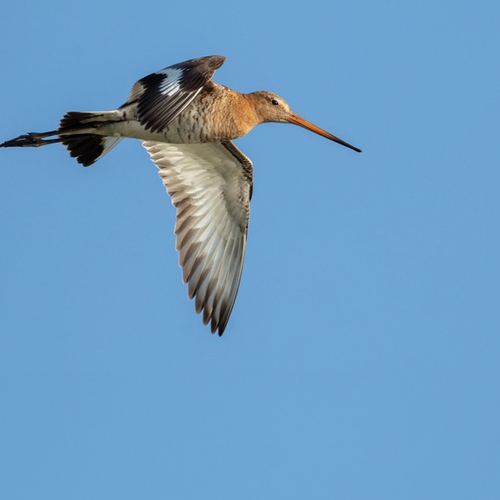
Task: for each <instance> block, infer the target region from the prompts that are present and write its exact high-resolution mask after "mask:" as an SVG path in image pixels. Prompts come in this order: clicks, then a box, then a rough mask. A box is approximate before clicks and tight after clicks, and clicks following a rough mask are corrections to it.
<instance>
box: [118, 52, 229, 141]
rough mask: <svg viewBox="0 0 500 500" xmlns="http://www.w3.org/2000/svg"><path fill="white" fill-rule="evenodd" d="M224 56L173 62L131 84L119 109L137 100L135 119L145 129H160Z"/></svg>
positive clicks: (209, 75) (189, 99)
mask: <svg viewBox="0 0 500 500" xmlns="http://www.w3.org/2000/svg"><path fill="white" fill-rule="evenodd" d="M225 60H226V58H225V57H223V56H208V57H199V58H197V59H190V60H189V61H184V62H182V63H178V64H174V65H173V66H169V67H168V68H164V69H162V70H160V71H157V72H156V73H152V74H151V75H148V76H146V77H144V78H142V79H141V80H139V81H138V82H136V83H135V84H134V86H133V87H132V90H131V92H130V95H129V97H128V99H127V102H126V103H125V104H123V106H121V107H122V108H123V107H125V106H128V105H130V104H133V103H135V102H137V114H138V119H139V121H140V123H142V125H144V126H145V128H146V130H151V132H159V131H160V130H162V129H163V128H164V127H165V126H166V125H168V124H169V123H170V122H171V121H172V120H173V119H174V118H175V117H176V116H177V115H178V114H179V113H181V112H182V111H183V110H184V109H185V108H186V107H187V106H189V104H190V103H191V101H192V100H193V99H194V98H195V97H196V96H197V95H198V93H199V92H200V90H201V89H202V88H203V87H204V86H205V85H206V84H207V83H208V82H209V81H210V80H211V78H212V76H213V75H214V73H215V70H216V69H217V68H220V67H221V66H222V64H223V63H224V61H225Z"/></svg>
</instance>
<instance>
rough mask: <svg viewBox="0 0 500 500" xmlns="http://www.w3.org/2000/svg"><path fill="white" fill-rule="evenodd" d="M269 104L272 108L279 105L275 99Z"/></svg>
mask: <svg viewBox="0 0 500 500" xmlns="http://www.w3.org/2000/svg"><path fill="white" fill-rule="evenodd" d="M271 104H272V105H273V106H277V105H278V104H279V102H278V101H277V100H276V99H273V100H272V101H271Z"/></svg>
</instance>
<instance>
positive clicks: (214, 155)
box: [143, 141, 253, 335]
mask: <svg viewBox="0 0 500 500" xmlns="http://www.w3.org/2000/svg"><path fill="white" fill-rule="evenodd" d="M143 145H144V147H145V148H146V149H147V151H148V153H149V154H150V155H151V159H152V160H153V161H154V163H155V164H156V166H157V167H158V169H159V175H160V177H161V178H162V180H163V184H164V185H165V187H166V189H167V192H168V194H169V195H170V196H171V198H172V203H173V205H174V206H175V207H176V208H177V222H176V225H175V234H176V235H177V243H176V247H177V250H178V251H179V263H180V265H181V267H182V268H183V280H184V282H187V283H188V295H189V298H194V297H195V308H196V312H197V313H200V312H201V311H203V323H204V324H207V323H209V322H211V330H212V333H215V332H216V331H217V330H218V332H219V335H222V334H223V333H224V330H225V328H226V325H227V322H228V320H229V317H230V315H231V311H232V309H233V306H234V302H235V300H236V295H237V293H238V288H239V284H240V280H241V274H242V271H243V262H244V259H245V247H246V237H247V231H248V221H249V217H250V194H251V189H252V182H253V178H252V163H251V162H250V160H249V159H248V158H247V157H246V156H245V155H244V154H243V153H242V152H241V151H240V150H239V149H238V148H236V146H234V144H232V143H231V142H229V141H227V142H222V143H206V144H167V143H162V142H153V141H146V142H144V143H143Z"/></svg>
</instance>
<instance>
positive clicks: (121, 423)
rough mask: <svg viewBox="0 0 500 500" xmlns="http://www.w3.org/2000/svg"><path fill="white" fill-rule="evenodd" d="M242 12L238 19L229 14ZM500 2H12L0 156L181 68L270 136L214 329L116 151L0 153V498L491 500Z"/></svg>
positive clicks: (167, 223) (157, 211) (160, 209)
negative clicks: (201, 63) (293, 121)
mask: <svg viewBox="0 0 500 500" xmlns="http://www.w3.org/2000/svg"><path fill="white" fill-rule="evenodd" d="M242 8H244V9H245V11H244V12H240V11H241V10H242ZM499 23H500V6H499V4H498V2H493V1H479V2H478V1H476V2H461V1H458V2H451V1H439V2H435V1H434V2H430V1H423V2H419V3H418V2H417V3H416V2H395V1H384V2H368V1H361V0H360V1H352V2H335V3H331V2H324V3H323V2H312V3H311V2H309V3H308V4H307V6H305V5H304V4H297V5H296V6H294V5H292V4H289V3H288V2H287V3H285V2H283V3H280V2H273V1H266V2H261V1H259V0H258V1H256V2H253V3H252V4H247V5H246V6H245V7H241V5H239V4H232V3H229V2H226V1H223V2H218V3H217V4H213V3H211V2H194V3H190V4H189V5H187V4H184V3H182V2H179V3H176V4H173V3H169V2H159V1H147V0H146V1H143V2H141V3H140V4H137V3H135V2H134V3H132V2H129V1H122V2H114V1H109V2H107V1H99V2H97V1H93V0H88V1H85V2H73V3H71V4H68V3H67V2H64V3H63V2H55V1H50V0H49V1H47V2H43V3H41V4H40V3H38V4H33V3H29V2H11V3H10V4H8V5H5V6H3V8H2V16H1V18H0V39H1V41H2V43H1V47H2V48H1V49H0V51H1V54H2V69H3V78H1V79H0V92H1V95H2V96H3V98H2V102H1V105H2V116H3V119H2V120H1V123H0V141H3V140H6V139H11V138H13V137H15V136H17V135H19V134H22V133H25V132H28V131H45V130H52V129H54V128H55V127H56V126H57V123H58V121H59V119H60V118H61V117H62V115H63V114H64V113H65V112H67V111H69V110H79V111H87V110H100V109H112V108H114V107H116V106H118V105H120V104H121V103H122V102H123V101H124V100H125V98H126V97H127V94H128V92H129V90H130V87H131V86H132V84H133V83H134V82H135V81H136V80H138V79H139V78H141V77H143V76H145V75H147V74H149V73H151V72H153V71H156V70H158V69H160V68H162V67H165V66H168V65H170V64H173V63H176V62H180V61H183V60H185V59H189V58H192V57H199V56H204V55H211V54H222V55H225V56H226V57H227V58H228V59H227V62H226V63H225V65H224V66H223V67H222V68H221V69H220V70H218V72H217V73H216V78H215V79H216V81H217V82H219V83H223V84H225V85H228V86H230V87H231V88H234V89H235V90H239V91H241V92H250V91H253V90H269V91H272V92H275V93H277V94H279V95H281V96H282V97H284V98H285V99H286V100H287V101H288V103H289V104H290V106H291V107H292V109H293V110H294V111H295V112H297V113H298V114H300V115H302V116H303V117H304V118H306V119H307V120H310V121H311V122H313V123H315V124H317V125H318V126H320V127H322V128H324V129H326V130H328V131H329V132H331V133H333V134H335V135H337V136H339V137H340V138H342V139H344V140H346V141H348V142H350V143H351V144H353V145H355V146H358V147H360V148H361V149H363V153H362V154H356V153H354V152H353V151H350V150H348V149H345V148H342V147H340V146H338V145H336V144H334V143H332V142H330V141H327V140H325V139H323V138H320V137H319V136H316V135H314V134H311V133H308V132H306V131H305V130H303V129H300V128H298V127H292V126H284V125H277V124H266V125H262V126H260V127H257V128H256V129H255V130H253V131H252V132H251V133H250V134H249V135H248V136H247V137H245V138H243V139H240V140H238V141H237V145H238V146H239V147H240V148H241V149H242V150H243V151H244V152H245V153H246V154H247V155H248V156H249V157H250V158H251V159H252V160H253V162H254V168H255V189H254V197H253V200H252V207H251V209H252V214H251V221H250V230H249V240H248V246H247V255H246V262H245V269H244V273H243V279H242V282H241V287H240V292H239V296H238V299H237V302H236V306H235V309H234V311H233V314H232V318H231V320H230V322H229V325H228V328H227V330H226V333H225V334H224V336H223V337H222V338H218V337H216V336H212V335H211V334H210V332H209V329H208V328H206V327H203V325H202V323H201V319H200V318H199V317H198V316H196V315H195V313H194V304H193V303H192V302H189V301H188V300H187V290H186V287H185V285H183V284H182V282H181V272H180V270H179V268H178V266H177V262H178V257H177V255H176V253H175V248H174V236H173V225H174V217H175V213H174V209H173V207H172V206H171V204H170V201H169V199H168V197H167V196H166V194H165V191H164V188H163V186H162V183H161V181H160V179H159V178H158V176H157V170H156V167H155V166H154V165H153V164H152V163H151V161H150V160H149V158H148V156H147V154H146V152H145V151H144V150H143V148H142V147H141V145H140V144H139V142H138V141H132V140H130V141H123V142H122V143H121V144H120V145H119V147H117V148H116V149H115V150H113V151H112V152H111V153H110V154H109V155H108V156H107V157H105V158H104V159H102V160H101V161H99V162H98V163H97V164H96V165H94V166H92V167H89V168H83V167H81V166H79V165H78V164H77V163H76V162H75V161H74V160H73V159H71V158H70V157H69V155H68V153H67V152H66V151H64V148H62V147H60V146H50V147H46V148H42V149H34V148H33V149H9V150H5V149H2V150H1V151H0V165H1V168H0V214H1V215H0V231H1V234H2V244H1V245H0V273H1V285H0V381H1V383H0V401H2V410H1V412H0V497H1V498H9V499H16V500H17V499H33V498H50V499H51V500H58V499H64V500H67V499H72V500H73V499H85V500H88V499H90V498H91V499H107V500H109V499H111V498H119V499H120V500H127V499H137V498H147V499H157V498H158V499H159V498H162V499H164V498H171V499H176V500H183V499H193V498H203V499H218V500H224V499H231V500H233V499H235V498H238V499H255V498H261V499H277V498H286V499H305V498H308V499H309V498H311V499H325V500H326V499H332V498H342V499H366V498H370V499H384V500H390V499H395V500H396V499H397V500H400V499H405V500H413V499H415V500H417V499H418V500H420V499H424V498H425V499H426V500H432V499H436V500H437V499H439V500H442V499H445V498H453V499H454V500H457V499H471V498H474V499H477V498H480V499H482V500H488V499H497V498H499V496H500V479H499V477H500V475H499V473H498V471H499V463H500V452H499V450H500V432H499V426H498V422H499V421H500V403H499V400H500V399H499V396H500V394H499V392H500V391H499V380H500V369H499V362H498V359H499V354H500V340H499V333H500V312H499V303H500V302H499V299H500V293H499V280H500V265H499V250H500V237H499V227H500V208H499V201H498V189H499V183H500V169H499V164H500V146H499V139H498V134H499V120H498V117H499V112H500V100H499V99H498V89H499V85H500V70H499V65H498V54H499V50H500V37H499V36H498V26H499Z"/></svg>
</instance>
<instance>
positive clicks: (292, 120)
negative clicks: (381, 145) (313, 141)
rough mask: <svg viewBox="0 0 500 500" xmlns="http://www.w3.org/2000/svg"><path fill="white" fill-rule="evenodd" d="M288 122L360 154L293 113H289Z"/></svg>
mask: <svg viewBox="0 0 500 500" xmlns="http://www.w3.org/2000/svg"><path fill="white" fill-rule="evenodd" d="M288 121H289V122H290V123H293V124H294V125H298V126H299V127H303V128H305V129H306V130H310V131H311V132H314V133H315V134H319V135H321V136H323V137H326V138H327V139H330V140H331V141H334V142H337V143H338V144H342V146H345V147H346V148H350V149H353V150H354V151H357V152H358V153H361V149H358V148H355V147H354V146H351V145H350V144H348V143H347V142H345V141H343V140H342V139H339V138H338V137H335V136H334V135H332V134H329V133H328V132H325V131H324V130H323V129H320V128H319V127H316V125H313V124H312V123H310V122H308V121H307V120H304V118H301V117H300V116H299V115H296V114H295V113H290V117H289V118H288Z"/></svg>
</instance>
